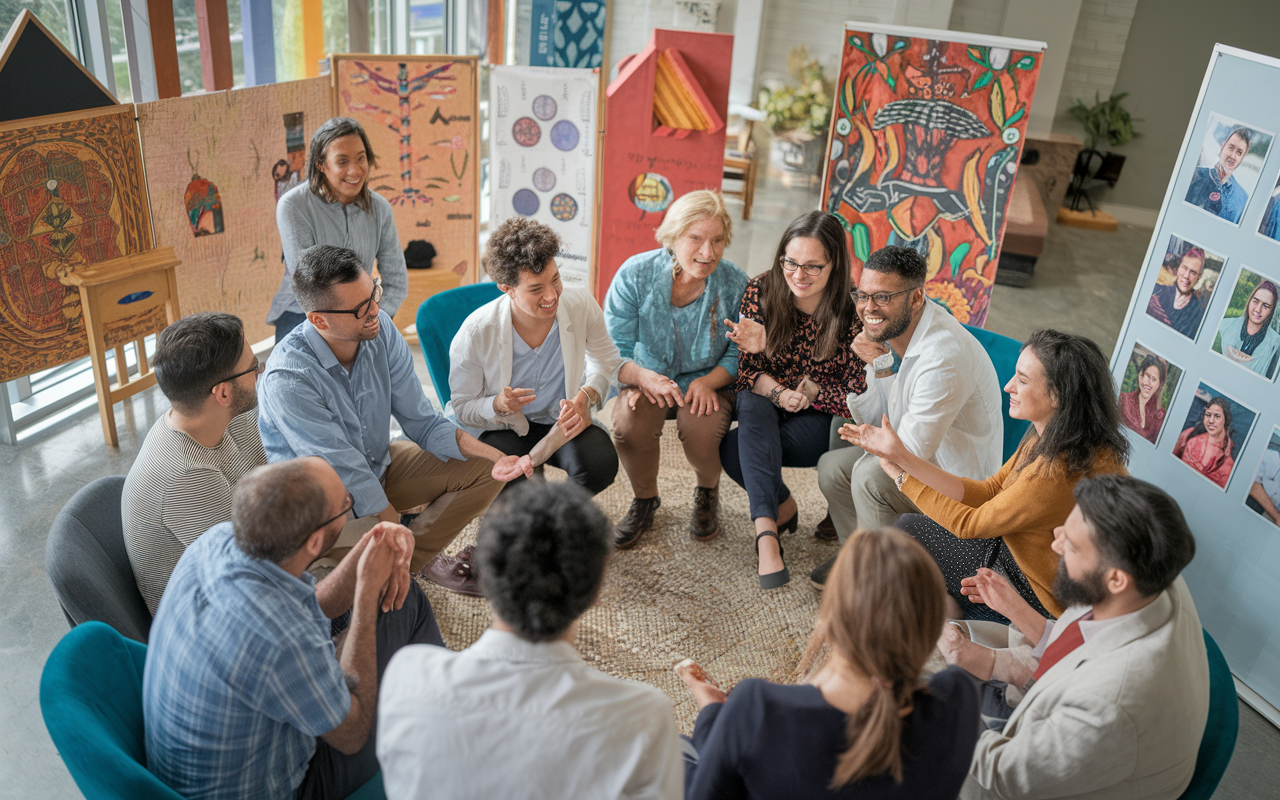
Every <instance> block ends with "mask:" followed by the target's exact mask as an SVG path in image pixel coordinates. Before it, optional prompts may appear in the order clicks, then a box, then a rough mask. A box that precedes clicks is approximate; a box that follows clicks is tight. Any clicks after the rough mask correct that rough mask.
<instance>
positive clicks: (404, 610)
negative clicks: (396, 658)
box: [298, 583, 444, 800]
mask: <svg viewBox="0 0 1280 800" xmlns="http://www.w3.org/2000/svg"><path fill="white" fill-rule="evenodd" d="M377 642H378V683H379V684H381V683H382V673H383V672H385V671H386V669H387V664H388V663H389V662H390V661H391V656H393V655H395V652H396V651H397V650H399V649H400V648H401V647H404V646H405V645H407V644H434V645H436V646H437V647H444V639H443V638H441V636H440V628H439V627H438V626H437V625H436V618H435V615H434V614H433V613H432V612H431V602H430V601H428V600H427V596H426V595H425V594H423V593H422V590H421V589H420V588H418V584H416V583H411V584H409V594H408V595H406V596H405V599H404V605H403V606H401V607H400V610H399V611H391V612H388V613H385V614H384V613H382V611H379V612H378V631H377ZM377 733H378V723H377V720H376V719H375V720H374V724H373V729H372V730H370V731H369V739H368V740H367V741H366V742H365V743H364V747H363V748H362V749H361V750H360V752H358V753H356V754H355V755H351V756H348V755H344V754H343V753H340V752H339V751H337V750H335V749H334V748H332V747H330V746H329V743H328V742H326V741H325V740H324V739H316V752H315V755H313V756H312V757H311V764H310V765H309V766H308V767H307V774H306V776H305V777H304V778H303V779H302V785H301V786H299V787H298V798H299V800H342V798H345V797H348V796H350V795H351V794H352V793H354V792H355V791H356V790H357V789H359V788H360V787H361V786H364V785H365V784H366V783H368V782H369V781H370V780H371V779H372V778H373V776H374V775H376V774H378V769H379V767H378V744H377Z"/></svg>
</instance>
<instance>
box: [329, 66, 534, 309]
mask: <svg viewBox="0 0 1280 800" xmlns="http://www.w3.org/2000/svg"><path fill="white" fill-rule="evenodd" d="M330 60H331V61H332V69H333V82H334V102H335V105H334V107H335V109H336V114H337V116H343V117H351V118H352V119H354V120H356V121H357V122H359V123H360V124H361V125H363V126H364V129H365V132H366V133H367V134H368V136H369V144H370V147H371V149H372V150H373V154H374V156H375V158H376V162H375V163H374V164H373V167H372V169H371V170H370V173H369V188H370V189H372V190H373V191H375V192H377V193H378V194H380V195H382V196H383V197H385V198H387V200H389V201H390V202H391V207H392V210H393V211H394V213H395V219H396V230H397V231H398V232H399V234H400V242H401V243H402V244H407V243H408V242H410V241H413V240H425V241H428V242H430V243H431V244H432V246H433V247H435V249H436V252H437V258H436V259H435V263H436V264H437V265H438V266H437V267H434V268H433V271H437V270H438V271H443V272H445V273H449V274H445V275H433V276H432V278H433V279H432V280H431V281H420V280H411V281H410V286H409V297H408V299H407V300H406V301H405V303H404V305H402V306H401V307H400V310H399V312H397V314H396V318H395V323H396V327H398V328H401V329H403V328H405V327H406V326H408V325H411V324H413V321H414V315H415V314H417V311H418V305H419V304H421V303H422V301H423V300H425V299H426V298H427V297H428V296H429V295H431V294H434V293H435V292H437V291H442V290H444V289H449V288H453V287H455V286H458V285H460V284H463V283H471V282H473V281H474V280H475V275H476V267H477V254H476V248H477V237H478V235H479V233H478V227H477V226H478V225H479V220H478V219H477V218H476V217H477V215H476V213H475V212H474V210H473V209H474V208H475V206H476V203H477V202H479V197H480V171H479V163H478V162H479V151H480V128H479V123H478V120H479V110H478V106H477V102H478V99H479V98H478V95H477V91H478V89H477V87H478V85H479V84H478V81H477V73H476V69H477V59H476V57H475V56H383V55H335V56H331V57H330ZM535 124H536V123H535ZM413 277H416V276H413Z"/></svg>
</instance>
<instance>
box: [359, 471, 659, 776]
mask: <svg viewBox="0 0 1280 800" xmlns="http://www.w3.org/2000/svg"><path fill="white" fill-rule="evenodd" d="M612 550H613V530H612V526H611V525H610V524H609V521H608V519H607V518H606V517H605V515H604V513H603V512H602V511H601V510H600V509H599V508H598V507H596V505H595V504H594V503H592V501H591V498H590V496H589V495H588V494H587V493H586V492H585V491H584V490H583V489H581V488H579V487H578V486H576V485H574V484H571V483H545V482H542V481H528V482H525V483H524V484H522V485H519V486H515V487H512V488H511V490H510V491H507V492H504V493H503V494H502V496H500V497H499V498H498V500H497V502H495V503H494V505H493V506H492V507H491V508H490V510H489V512H488V513H487V514H486V515H485V516H484V519H483V521H482V522H481V524H480V533H479V536H478V541H477V544H476V550H475V559H476V561H477V563H478V565H479V568H480V574H481V575H482V576H483V581H482V588H483V590H484V594H485V597H487V598H488V599H489V603H490V604H491V605H492V607H493V625H492V626H491V627H490V628H489V630H487V631H485V633H484V634H483V635H482V636H481V637H480V639H479V640H478V641H477V642H476V643H475V644H473V645H472V646H471V647H469V648H467V649H466V650H463V651H462V652H452V651H449V650H444V649H441V648H433V647H425V646H424V647H409V648H404V649H402V650H400V651H399V652H398V653H397V654H396V655H395V656H394V657H393V659H392V661H391V664H390V665H389V666H388V667H387V672H386V674H385V675H384V677H383V680H382V683H381V685H380V687H379V694H380V696H379V698H378V700H379V706H378V761H379V762H380V763H381V765H382V777H383V784H384V786H385V788H386V794H387V797H388V798H389V800H410V798H414V799H419V800H420V799H422V798H431V800H461V799H462V798H476V800H492V798H501V797H519V798H523V799H524V800H538V798H547V800H563V799H564V798H597V797H600V798H606V797H607V798H671V799H672V800H679V798H682V797H683V796H684V760H683V757H682V755H681V744H680V738H679V736H678V734H677V733H676V725H675V720H674V718H673V717H672V715H671V701H670V700H669V699H668V698H667V696H666V695H664V694H663V693H662V692H661V691H659V690H658V689H657V688H655V687H653V686H648V685H646V684H642V683H635V682H633V681H626V680H622V679H620V678H614V677H610V676H608V675H605V674H604V673H602V672H598V671H597V670H595V669H592V668H591V667H589V666H587V664H586V663H585V662H584V661H583V660H582V657H581V656H580V655H579V654H578V651H577V650H576V649H575V648H574V644H573V642H574V639H575V636H576V634H577V627H578V619H579V617H581V616H582V615H583V613H585V612H586V611H587V609H589V608H590V607H591V606H592V605H593V604H594V603H595V601H596V597H597V596H598V595H599V593H600V586H601V584H602V583H603V580H604V571H605V564H606V562H607V561H608V556H609V553H610V551H612Z"/></svg>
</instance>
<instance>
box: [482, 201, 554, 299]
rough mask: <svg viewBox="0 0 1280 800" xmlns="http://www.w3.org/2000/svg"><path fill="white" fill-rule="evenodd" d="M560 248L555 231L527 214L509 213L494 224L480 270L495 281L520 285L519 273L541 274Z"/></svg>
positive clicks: (509, 284)
mask: <svg viewBox="0 0 1280 800" xmlns="http://www.w3.org/2000/svg"><path fill="white" fill-rule="evenodd" d="M559 252H560V237H559V236H558V235H557V234H556V232H555V231H553V230H551V229H550V228H548V227H547V226H546V225H543V224H542V223H541V222H535V221H534V220H531V219H529V218H527V217H512V218H511V219H509V220H507V221H506V222H504V223H502V224H501V225H499V226H498V229H497V230H496V231H494V232H493V235H492V236H490V237H489V242H488V244H486V245H485V248H484V258H483V259H482V263H483V264H484V271H485V272H487V273H488V274H489V277H490V278H493V280H494V282H495V283H499V284H502V285H504V286H518V285H520V273H521V272H525V271H528V272H532V273H533V274H534V275H541V274H542V271H543V270H544V269H546V268H547V262H548V261H550V260H551V259H553V258H555V257H556V253H559Z"/></svg>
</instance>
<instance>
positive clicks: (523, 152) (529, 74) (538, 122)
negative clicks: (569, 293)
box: [489, 67, 600, 289]
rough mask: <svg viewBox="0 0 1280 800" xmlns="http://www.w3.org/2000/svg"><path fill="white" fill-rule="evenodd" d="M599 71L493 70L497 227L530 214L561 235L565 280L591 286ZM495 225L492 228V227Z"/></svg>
mask: <svg viewBox="0 0 1280 800" xmlns="http://www.w3.org/2000/svg"><path fill="white" fill-rule="evenodd" d="M599 90H600V75H599V71H598V70H592V69H564V68H555V67H494V68H493V71H492V72H491V73H490V75H489V93H490V109H491V111H490V121H491V122H490V124H491V126H492V127H491V128H490V136H489V147H490V152H491V163H492V164H494V165H495V166H494V168H493V172H492V173H491V174H492V178H491V181H492V182H491V187H492V188H491V191H490V196H491V198H492V203H493V207H492V215H491V219H492V222H491V225H492V226H493V227H496V226H498V225H500V224H502V223H503V222H504V221H505V220H507V219H509V218H511V217H514V216H521V217H529V218H531V219H535V220H537V221H538V222H541V223H543V224H545V225H548V226H550V227H551V228H552V229H553V230H554V231H555V232H556V233H558V234H559V235H560V240H561V248H560V253H559V254H558V255H557V257H556V263H557V265H558V266H559V267H560V275H561V276H562V278H563V281H564V285H565V286H577V287H581V288H584V289H589V288H591V275H592V272H593V271H594V264H593V263H592V252H593V247H592V227H593V225H594V224H595V217H596V214H595V202H596V200H595V195H596V192H595V189H596V131H597V130H598V125H597V110H596V104H597V102H598V99H599ZM491 229H492V228H491Z"/></svg>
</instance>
